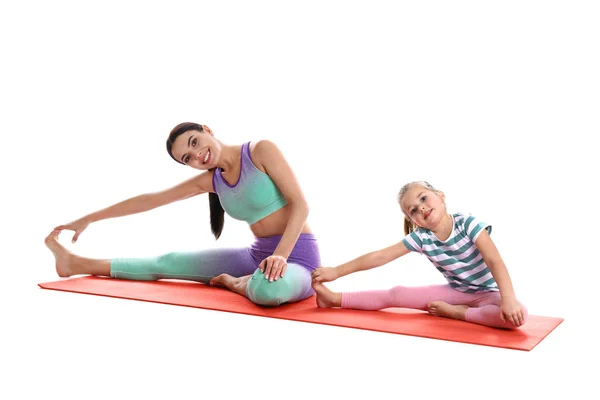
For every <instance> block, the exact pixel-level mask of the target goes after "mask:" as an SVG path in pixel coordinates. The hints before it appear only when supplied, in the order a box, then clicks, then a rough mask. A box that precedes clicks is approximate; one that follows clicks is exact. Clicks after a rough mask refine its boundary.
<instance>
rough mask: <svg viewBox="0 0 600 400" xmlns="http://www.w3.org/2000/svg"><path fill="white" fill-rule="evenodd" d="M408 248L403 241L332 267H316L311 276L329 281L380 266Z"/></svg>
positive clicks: (406, 252)
mask: <svg viewBox="0 0 600 400" xmlns="http://www.w3.org/2000/svg"><path fill="white" fill-rule="evenodd" d="M409 252H410V250H408V249H407V248H406V246H405V245H404V242H403V241H400V242H398V243H396V244H394V245H392V246H389V247H386V248H384V249H381V250H377V251H373V252H370V253H367V254H364V255H362V256H360V257H358V258H355V259H354V260H352V261H349V262H347V263H344V264H341V265H338V266H337V267H333V268H322V267H320V268H317V269H316V270H315V271H313V274H312V277H313V281H315V282H330V281H333V280H336V279H337V278H340V277H342V276H344V275H349V274H352V273H354V272H357V271H365V270H368V269H372V268H376V267H380V266H382V265H385V264H387V263H389V262H392V261H394V260H395V259H397V258H400V257H402V256H403V255H405V254H408V253H409Z"/></svg>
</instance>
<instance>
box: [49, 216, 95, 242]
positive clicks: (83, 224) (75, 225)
mask: <svg viewBox="0 0 600 400" xmlns="http://www.w3.org/2000/svg"><path fill="white" fill-rule="evenodd" d="M89 224H91V221H89V220H87V219H86V218H85V217H84V218H79V219H78V220H75V221H73V222H70V223H68V224H66V225H59V226H57V227H56V228H54V230H58V231H62V230H65V229H66V230H69V231H75V235H73V239H72V240H71V242H72V243H75V242H76V241H77V239H78V238H79V235H81V232H83V231H84V230H85V228H87V227H88V225H89Z"/></svg>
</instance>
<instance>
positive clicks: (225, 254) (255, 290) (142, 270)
mask: <svg viewBox="0 0 600 400" xmlns="http://www.w3.org/2000/svg"><path fill="white" fill-rule="evenodd" d="M263 256H264V254H256V252H254V251H252V249H250V248H238V249H211V250H203V251H196V252H189V253H182V252H174V253H168V254H164V255H161V256H158V257H149V258H115V259H113V260H111V270H110V275H111V277H113V278H117V279H131V280H143V281H154V280H159V279H183V280H190V281H196V282H202V283H206V284H207V283H208V282H209V281H210V279H211V278H213V277H215V276H217V275H220V274H223V273H226V274H229V275H232V276H234V277H242V276H247V275H252V277H251V278H250V280H249V281H248V286H247V287H246V296H247V297H248V298H249V299H250V300H251V301H252V302H254V303H256V304H259V305H264V306H278V305H281V304H284V303H289V302H294V301H299V300H302V299H305V298H307V297H309V296H311V295H312V294H313V293H314V291H313V289H312V287H311V269H312V268H308V267H305V266H303V265H302V264H300V263H298V262H293V260H292V258H291V257H290V258H289V259H288V266H287V269H286V271H285V273H284V276H283V278H279V279H278V280H276V281H273V282H270V281H268V280H267V279H265V276H264V274H263V273H262V272H261V271H260V270H259V269H258V264H259V263H260V262H261V261H262V260H263V259H264V258H263Z"/></svg>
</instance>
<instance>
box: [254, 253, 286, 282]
mask: <svg viewBox="0 0 600 400" xmlns="http://www.w3.org/2000/svg"><path fill="white" fill-rule="evenodd" d="M286 268H287V260H286V259H285V257H282V256H276V255H271V256H269V257H267V258H265V259H264V260H262V261H261V263H260V264H259V265H258V269H260V270H261V271H262V273H264V274H265V278H267V279H268V280H269V281H271V282H273V280H277V279H279V278H283V273H284V272H285V270H286Z"/></svg>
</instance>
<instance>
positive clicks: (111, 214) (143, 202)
mask: <svg viewBox="0 0 600 400" xmlns="http://www.w3.org/2000/svg"><path fill="white" fill-rule="evenodd" d="M210 191H213V187H212V172H209V171H206V172H203V173H202V174H200V175H198V176H195V177H193V178H190V179H188V180H187V181H184V182H182V183H180V184H179V185H176V186H173V187H171V188H169V189H166V190H162V191H160V192H155V193H147V194H142V195H139V196H135V197H132V198H130V199H127V200H124V201H121V202H120V203H117V204H114V205H112V206H110V207H107V208H104V209H102V210H99V211H96V212H93V213H91V214H88V215H86V216H84V217H81V218H79V219H77V220H75V221H73V222H70V223H68V224H65V225H59V226H57V227H55V228H54V229H58V230H63V229H67V230H71V231H74V232H75V234H74V235H73V239H72V242H73V243H75V242H76V241H77V239H78V238H79V235H81V232H83V231H84V230H85V229H86V228H87V227H88V225H89V224H91V223H92V222H96V221H101V220H103V219H109V218H116V217H123V216H125V215H131V214H137V213H141V212H144V211H149V210H152V209H153V208H157V207H160V206H164V205H166V204H169V203H172V202H174V201H178V200H183V199H187V198H189V197H192V196H196V195H198V194H201V193H206V192H210Z"/></svg>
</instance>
